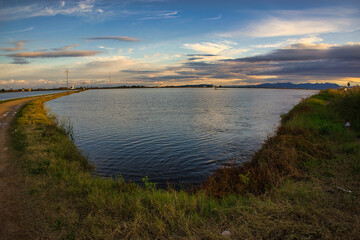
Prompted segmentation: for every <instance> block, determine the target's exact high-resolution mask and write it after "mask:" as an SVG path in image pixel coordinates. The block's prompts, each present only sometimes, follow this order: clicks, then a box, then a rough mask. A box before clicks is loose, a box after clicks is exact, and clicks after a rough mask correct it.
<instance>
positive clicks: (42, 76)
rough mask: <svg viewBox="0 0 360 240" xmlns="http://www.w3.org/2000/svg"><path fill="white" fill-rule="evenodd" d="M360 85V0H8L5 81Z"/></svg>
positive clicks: (2, 29) (1, 64)
mask: <svg viewBox="0 0 360 240" xmlns="http://www.w3.org/2000/svg"><path fill="white" fill-rule="evenodd" d="M66 70H69V71H70V73H69V82H70V85H77V86H79V85H87V86H89V85H91V86H119V85H145V86H168V85H173V86H177V85H187V84H215V85H226V86H229V85H248V84H261V83H275V82H291V83H324V82H331V83H337V84H339V85H345V84H346V83H347V82H349V81H352V82H353V84H360V1H359V0H342V1H338V0H336V1H334V0H326V1H322V0H315V1H314V0H311V1H308V0H302V1H289V0H284V1H276V0H272V1H269V0H251V1H241V0H237V1H234V0H207V1H203V0H192V1H188V0H121V1H120V0H119V1H114V0H112V1H110V0H71V1H70V0H68V1H66V0H64V1H58V0H42V1H31V0H11V1H9V0H0V89H2V88H5V89H8V88H14V89H15V88H23V87H26V88H27V87H31V88H53V87H64V86H66V73H65V71H66Z"/></svg>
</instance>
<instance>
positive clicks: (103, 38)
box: [85, 36, 140, 42]
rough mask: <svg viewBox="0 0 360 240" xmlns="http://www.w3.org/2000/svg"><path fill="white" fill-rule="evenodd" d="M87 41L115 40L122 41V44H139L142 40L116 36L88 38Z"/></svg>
mask: <svg viewBox="0 0 360 240" xmlns="http://www.w3.org/2000/svg"><path fill="white" fill-rule="evenodd" d="M85 39H87V40H115V41H122V42H138V41H140V39H137V38H132V37H126V36H121V37H116V36H102V37H88V38H85Z"/></svg>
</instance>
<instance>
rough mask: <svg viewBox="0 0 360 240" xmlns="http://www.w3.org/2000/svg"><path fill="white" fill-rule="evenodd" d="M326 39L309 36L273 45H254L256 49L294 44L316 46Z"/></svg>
mask: <svg viewBox="0 0 360 240" xmlns="http://www.w3.org/2000/svg"><path fill="white" fill-rule="evenodd" d="M323 40H324V39H322V38H321V37H318V36H316V35H313V36H307V37H303V38H290V39H287V40H285V41H281V42H277V43H273V44H262V45H252V47H254V48H280V47H284V46H288V45H292V44H299V43H300V44H314V43H319V42H322V41H323Z"/></svg>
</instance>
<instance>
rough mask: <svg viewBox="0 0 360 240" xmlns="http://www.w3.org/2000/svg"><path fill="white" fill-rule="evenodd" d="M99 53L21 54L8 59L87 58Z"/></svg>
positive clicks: (85, 51)
mask: <svg viewBox="0 0 360 240" xmlns="http://www.w3.org/2000/svg"><path fill="white" fill-rule="evenodd" d="M99 53H101V51H87V50H82V51H54V52H21V53H14V54H8V55H6V56H8V57H15V58H16V57H20V58H57V57H88V56H94V55H96V54H99Z"/></svg>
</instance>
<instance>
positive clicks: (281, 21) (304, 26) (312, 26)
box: [219, 8, 360, 37]
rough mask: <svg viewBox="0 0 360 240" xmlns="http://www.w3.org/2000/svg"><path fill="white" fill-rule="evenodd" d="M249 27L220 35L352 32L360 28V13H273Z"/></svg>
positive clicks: (339, 11)
mask: <svg viewBox="0 0 360 240" xmlns="http://www.w3.org/2000/svg"><path fill="white" fill-rule="evenodd" d="M259 15H261V16H263V15H265V16H266V17H264V18H261V19H259V20H255V21H253V22H251V23H250V24H248V25H247V26H246V27H244V28H241V29H238V30H233V31H229V32H226V33H221V34H219V35H220V36H223V37H235V36H250V37H279V36H296V35H314V34H322V33H335V32H351V31H357V30H359V29H360V27H359V24H358V22H359V21H360V18H359V11H358V10H352V9H343V8H331V9H329V8H328V9H310V10H303V11H273V12H266V13H261V14H259Z"/></svg>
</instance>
